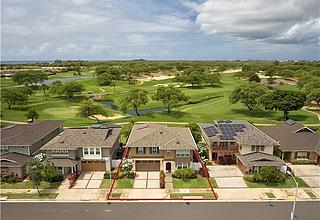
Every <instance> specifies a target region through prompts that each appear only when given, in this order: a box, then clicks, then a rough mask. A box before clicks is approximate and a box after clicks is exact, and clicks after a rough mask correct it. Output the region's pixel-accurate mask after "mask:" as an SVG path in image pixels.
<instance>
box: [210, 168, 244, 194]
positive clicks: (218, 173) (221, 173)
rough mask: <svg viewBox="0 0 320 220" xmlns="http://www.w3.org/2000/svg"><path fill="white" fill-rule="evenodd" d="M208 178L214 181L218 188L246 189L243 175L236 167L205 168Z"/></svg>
mask: <svg viewBox="0 0 320 220" xmlns="http://www.w3.org/2000/svg"><path fill="white" fill-rule="evenodd" d="M207 167H208V172H209V175H210V177H213V178H214V179H215V180H216V183H217V185H218V187H219V188H247V185H246V183H245V182H244V180H243V174H242V172H241V171H240V169H239V168H238V167H237V166H236V165H214V166H207Z"/></svg>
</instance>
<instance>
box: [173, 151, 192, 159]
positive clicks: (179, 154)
mask: <svg viewBox="0 0 320 220" xmlns="http://www.w3.org/2000/svg"><path fill="white" fill-rule="evenodd" d="M176 156H177V157H190V150H177V151H176Z"/></svg>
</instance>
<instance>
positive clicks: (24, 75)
mask: <svg viewBox="0 0 320 220" xmlns="http://www.w3.org/2000/svg"><path fill="white" fill-rule="evenodd" d="M47 79H48V75H47V74H46V73H44V72H42V71H20V72H17V73H15V74H14V75H13V76H12V80H13V81H14V82H15V83H17V84H19V85H25V86H29V85H31V87H33V88H35V87H36V86H37V85H39V84H41V83H43V82H44V81H45V80H47Z"/></svg>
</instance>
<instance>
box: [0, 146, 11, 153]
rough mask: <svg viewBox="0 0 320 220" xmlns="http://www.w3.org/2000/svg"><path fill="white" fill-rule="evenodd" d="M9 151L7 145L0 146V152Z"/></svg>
mask: <svg viewBox="0 0 320 220" xmlns="http://www.w3.org/2000/svg"><path fill="white" fill-rule="evenodd" d="M8 152H9V147H8V146H2V147H0V153H1V154H2V153H8Z"/></svg>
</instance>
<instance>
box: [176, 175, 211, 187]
mask: <svg viewBox="0 0 320 220" xmlns="http://www.w3.org/2000/svg"><path fill="white" fill-rule="evenodd" d="M212 184H213V186H214V187H216V186H215V185H216V184H215V181H212ZM209 187H210V186H209V183H208V180H207V178H205V177H199V176H198V177H197V178H196V179H190V180H182V179H177V178H173V188H175V189H185V188H209Z"/></svg>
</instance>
